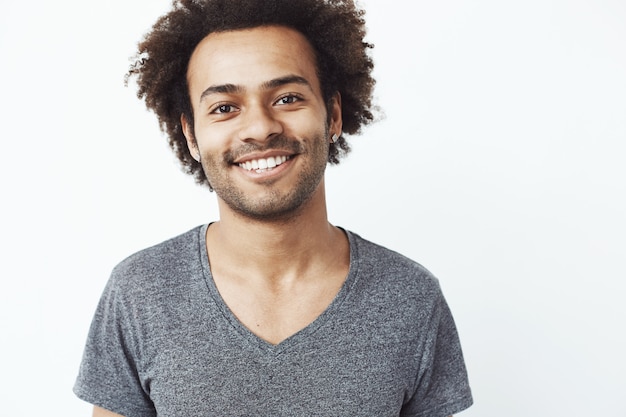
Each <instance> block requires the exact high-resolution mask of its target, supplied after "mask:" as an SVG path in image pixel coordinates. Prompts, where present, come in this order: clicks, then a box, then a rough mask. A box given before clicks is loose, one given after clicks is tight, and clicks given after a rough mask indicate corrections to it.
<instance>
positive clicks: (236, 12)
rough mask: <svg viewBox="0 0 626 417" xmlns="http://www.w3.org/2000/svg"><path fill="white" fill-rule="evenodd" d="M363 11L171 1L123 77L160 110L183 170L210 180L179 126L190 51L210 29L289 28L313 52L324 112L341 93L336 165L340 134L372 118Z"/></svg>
mask: <svg viewBox="0 0 626 417" xmlns="http://www.w3.org/2000/svg"><path fill="white" fill-rule="evenodd" d="M363 13H364V12H363V11H362V10H360V9H358V8H357V7H356V6H355V4H354V2H353V0H298V1H294V0H195V1H194V0H175V1H174V4H173V8H172V10H171V11H170V12H169V13H167V14H166V15H164V16H162V17H161V18H160V19H159V20H158V21H157V22H156V23H155V25H154V26H153V28H152V30H151V31H150V32H149V33H148V34H147V35H146V36H145V38H144V39H143V41H141V42H140V44H139V47H138V52H137V56H136V62H135V64H134V65H133V66H132V67H131V69H130V70H129V72H128V77H135V78H136V81H137V85H138V91H137V95H138V97H139V98H141V99H143V100H145V102H146V106H147V107H148V109H150V110H152V111H154V113H155V114H156V115H157V118H158V120H159V124H160V127H161V129H162V130H163V131H164V132H165V133H166V134H167V136H168V140H169V144H170V146H171V147H172V149H173V150H174V152H175V153H176V155H177V157H178V159H179V160H180V162H181V164H182V166H183V169H184V170H185V171H186V172H187V173H189V174H191V175H193V176H194V177H195V179H196V181H197V182H198V183H202V184H207V185H208V181H207V178H206V175H205V173H204V171H203V169H202V165H201V164H200V162H198V161H197V160H196V159H194V158H193V156H192V155H191V153H190V151H189V148H188V146H187V141H186V138H185V135H184V132H183V127H182V124H181V116H182V118H183V119H185V120H187V121H188V123H189V125H190V126H191V128H192V129H193V125H194V114H193V108H192V105H191V102H190V97H189V86H188V81H187V70H188V65H189V61H190V59H191V56H192V54H193V52H194V50H195V49H196V47H197V46H198V44H200V42H201V41H202V40H203V39H204V38H205V37H207V36H208V35H209V34H212V33H219V32H228V31H233V30H240V29H250V28H255V27H261V26H269V25H279V26H286V27H289V28H292V29H294V30H296V31H298V32H300V33H301V34H302V35H304V37H305V38H306V39H307V41H308V42H309V43H310V45H311V47H312V49H313V51H314V54H315V60H316V72H317V76H318V79H319V84H320V87H321V91H322V95H323V97H324V99H325V101H326V103H328V106H329V111H330V106H331V103H332V101H333V97H336V96H337V94H338V95H339V96H340V97H341V113H342V120H343V127H342V134H341V135H340V136H339V138H338V139H337V140H336V141H335V142H334V143H332V144H331V145H330V147H329V151H328V162H329V163H333V164H336V163H339V158H340V157H342V156H343V155H345V154H346V153H348V152H349V149H350V148H349V146H348V143H347V141H346V139H345V137H344V134H349V135H354V134H357V133H360V131H361V129H362V127H363V126H365V125H367V124H369V123H370V122H371V121H372V120H373V113H372V90H373V87H374V79H373V78H372V75H371V72H372V69H373V63H372V60H371V58H370V56H369V50H370V49H371V48H372V45H370V44H368V43H367V42H365V41H364V37H365V22H364V20H363Z"/></svg>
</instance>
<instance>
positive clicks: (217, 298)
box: [198, 223, 358, 355]
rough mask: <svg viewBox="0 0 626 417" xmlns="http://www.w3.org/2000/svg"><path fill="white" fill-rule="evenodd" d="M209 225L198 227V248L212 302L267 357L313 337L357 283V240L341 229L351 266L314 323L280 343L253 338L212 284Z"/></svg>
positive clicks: (244, 338)
mask: <svg viewBox="0 0 626 417" xmlns="http://www.w3.org/2000/svg"><path fill="white" fill-rule="evenodd" d="M209 226H210V223H209V224H205V225H203V226H201V227H199V228H198V246H199V248H198V249H199V254H200V261H201V264H202V273H203V276H204V279H205V282H206V285H207V288H208V290H209V294H210V296H211V298H212V301H213V302H214V303H215V305H216V306H217V308H218V309H219V310H220V312H221V313H222V315H223V317H224V319H225V320H227V321H228V322H229V323H230V324H231V326H232V328H233V329H234V331H235V332H237V333H238V336H239V337H241V338H242V341H244V342H245V343H246V344H248V345H249V346H251V347H254V348H256V349H260V350H261V351H264V352H266V353H268V354H274V355H279V354H281V353H283V352H285V351H287V350H289V349H290V348H291V347H292V346H296V345H298V344H300V343H306V341H307V340H308V339H309V338H310V337H311V335H312V334H314V333H315V332H316V331H317V330H318V329H319V328H320V327H322V326H324V324H326V323H327V322H328V321H329V320H331V319H332V317H333V316H334V315H335V314H336V312H337V311H338V310H339V309H340V308H341V305H342V304H343V302H344V301H345V299H346V298H347V297H348V296H349V295H350V292H351V289H352V288H353V286H354V284H355V283H356V281H357V277H358V262H357V259H358V253H357V251H358V247H357V245H356V239H355V237H354V235H353V234H352V233H350V232H349V231H347V230H345V229H341V228H340V229H341V230H342V231H343V232H344V233H345V234H346V236H347V237H348V242H349V245H350V267H349V270H348V275H347V277H346V279H345V281H344V283H343V285H342V286H341V288H340V290H339V292H338V293H337V295H336V296H335V298H334V299H333V301H332V302H331V303H330V304H329V305H328V307H326V309H325V310H324V311H323V312H322V313H321V314H320V315H319V316H317V318H316V319H315V320H313V322H311V323H310V324H308V325H307V326H306V327H304V328H303V329H301V330H299V331H297V332H296V333H294V334H293V335H291V336H289V337H287V338H286V339H285V340H283V341H281V342H280V343H278V344H276V345H274V344H272V343H269V342H268V341H266V340H264V339H262V338H260V337H259V336H257V335H255V334H254V333H252V331H250V329H248V328H247V327H246V326H244V325H243V324H242V323H241V322H240V321H239V319H238V318H237V317H236V316H235V315H234V314H233V312H232V311H231V309H230V308H229V307H228V305H226V302H225V301H224V299H223V298H222V296H221V294H220V293H219V291H218V289H217V286H216V285H215V280H214V279H213V275H212V274H211V266H210V264H209V256H208V252H207V245H206V231H207V229H208V227H209Z"/></svg>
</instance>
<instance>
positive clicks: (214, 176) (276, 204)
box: [202, 129, 329, 222]
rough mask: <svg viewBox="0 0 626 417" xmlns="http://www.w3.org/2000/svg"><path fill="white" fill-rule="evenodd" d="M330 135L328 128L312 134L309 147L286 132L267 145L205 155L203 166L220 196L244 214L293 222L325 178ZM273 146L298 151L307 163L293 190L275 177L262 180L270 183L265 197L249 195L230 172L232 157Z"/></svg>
mask: <svg viewBox="0 0 626 417" xmlns="http://www.w3.org/2000/svg"><path fill="white" fill-rule="evenodd" d="M326 130H327V129H326ZM327 136H328V134H327V132H326V131H324V132H321V133H319V134H317V135H316V136H314V137H311V138H309V139H308V140H307V141H309V140H310V143H311V146H310V147H309V148H308V149H307V147H305V145H304V143H306V141H304V142H300V141H297V140H295V139H291V138H287V137H285V136H277V137H274V138H271V139H270V140H268V142H267V144H266V145H265V146H259V145H257V144H245V145H243V146H241V147H240V148H237V149H236V150H233V151H230V152H227V153H225V154H224V155H223V156H220V155H217V156H215V157H205V158H203V160H202V168H203V169H204V172H205V175H206V177H207V178H208V180H209V182H210V184H211V186H212V188H213V190H214V191H215V193H216V194H217V196H218V197H219V198H220V199H222V200H223V201H224V203H225V204H226V205H227V206H228V207H229V208H230V209H231V210H233V211H234V212H236V213H237V214H239V215H240V216H242V217H245V218H247V219H249V220H256V221H265V222H289V221H290V220H292V219H294V218H295V217H297V215H298V214H299V213H300V212H301V210H302V208H303V207H304V206H305V205H306V203H307V202H309V201H310V200H311V198H312V197H313V195H314V194H315V191H316V190H317V188H318V187H319V185H320V183H321V181H322V179H323V178H324V173H325V171H326V165H327V162H328V147H329V144H328V141H327V140H326V137H327ZM269 149H277V150H286V151H289V152H290V153H294V154H297V155H298V156H297V158H298V159H303V160H304V166H303V168H302V170H301V172H300V173H299V174H298V179H297V181H296V183H295V184H294V186H293V187H292V188H291V189H290V190H287V191H286V192H285V191H281V190H279V189H277V188H275V187H273V184H274V182H275V181H273V180H268V181H266V182H265V183H262V186H264V187H266V192H265V193H264V195H263V196H262V197H260V198H259V197H253V196H249V195H247V194H246V193H245V192H244V191H243V190H242V189H241V188H239V187H237V185H236V184H235V183H234V182H233V180H232V178H230V176H229V172H230V171H231V170H232V169H233V166H232V161H234V160H236V159H237V157H238V156H239V155H244V154H246V153H249V152H251V151H265V150H269ZM300 163H302V161H300Z"/></svg>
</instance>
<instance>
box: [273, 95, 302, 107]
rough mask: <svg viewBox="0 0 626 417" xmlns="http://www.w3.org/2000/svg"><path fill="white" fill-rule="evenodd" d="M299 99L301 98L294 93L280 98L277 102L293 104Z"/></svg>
mask: <svg viewBox="0 0 626 417" xmlns="http://www.w3.org/2000/svg"><path fill="white" fill-rule="evenodd" d="M299 100H300V97H297V96H294V95H288V96H284V97H281V98H279V99H278V100H277V101H276V104H279V105H284V104H293V103H295V102H296V101H299Z"/></svg>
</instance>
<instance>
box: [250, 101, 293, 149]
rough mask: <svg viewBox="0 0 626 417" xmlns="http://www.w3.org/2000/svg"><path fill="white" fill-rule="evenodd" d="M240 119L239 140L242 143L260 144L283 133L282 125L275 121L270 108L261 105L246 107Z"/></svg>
mask: <svg viewBox="0 0 626 417" xmlns="http://www.w3.org/2000/svg"><path fill="white" fill-rule="evenodd" d="M242 116H243V117H240V121H241V128H240V130H239V139H240V140H242V141H244V142H252V141H256V142H262V141H266V140H267V139H269V138H271V137H272V136H275V135H279V134H281V133H282V132H283V126H282V124H281V123H280V122H279V121H278V120H277V119H276V117H275V115H274V114H273V112H272V109H271V107H270V108H268V107H266V106H263V105H261V104H254V105H250V106H247V107H246V108H244V110H243V114H242Z"/></svg>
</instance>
